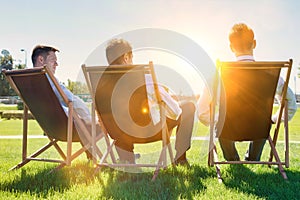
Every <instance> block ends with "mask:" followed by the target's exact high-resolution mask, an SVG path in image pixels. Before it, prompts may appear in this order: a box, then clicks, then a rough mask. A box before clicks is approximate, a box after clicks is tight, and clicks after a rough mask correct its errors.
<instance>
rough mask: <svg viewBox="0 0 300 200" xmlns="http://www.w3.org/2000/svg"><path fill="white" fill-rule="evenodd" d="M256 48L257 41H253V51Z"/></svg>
mask: <svg viewBox="0 0 300 200" xmlns="http://www.w3.org/2000/svg"><path fill="white" fill-rule="evenodd" d="M255 47H256V40H253V47H252V49H255Z"/></svg>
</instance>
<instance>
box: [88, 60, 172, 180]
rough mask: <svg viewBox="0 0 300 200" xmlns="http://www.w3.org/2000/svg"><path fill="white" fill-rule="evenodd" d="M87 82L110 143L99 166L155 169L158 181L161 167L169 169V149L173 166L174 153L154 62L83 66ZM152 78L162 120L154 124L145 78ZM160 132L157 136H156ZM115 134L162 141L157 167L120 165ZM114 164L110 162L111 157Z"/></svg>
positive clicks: (151, 165) (148, 141)
mask: <svg viewBox="0 0 300 200" xmlns="http://www.w3.org/2000/svg"><path fill="white" fill-rule="evenodd" d="M82 70H83V72H84V75H85V78H86V81H87V83H88V86H89V89H90V92H91V94H92V99H93V106H92V107H93V108H94V109H96V111H97V114H98V119H99V121H100V124H101V125H102V127H104V128H103V129H104V132H105V134H106V140H107V141H108V146H107V151H106V153H105V154H104V155H103V157H102V159H101V160H100V162H99V164H98V166H99V167H101V166H110V167H113V168H118V167H154V168H155V172H154V175H153V178H152V180H154V179H155V178H156V176H157V175H158V172H159V170H160V168H165V167H166V166H167V149H168V152H169V156H170V160H171V162H172V163H173V161H174V159H173V153H172V148H171V144H170V141H169V138H170V133H169V131H168V129H167V126H166V116H165V112H164V111H165V104H164V102H163V101H162V100H161V96H160V93H159V90H158V85H157V80H156V76H155V73H154V69H153V64H152V62H149V64H145V65H111V66H85V65H82ZM147 74H148V75H151V77H152V82H153V84H152V86H153V87H154V91H155V93H154V95H155V97H156V100H157V106H158V107H159V111H160V113H159V114H160V121H159V123H158V124H154V123H153V120H152V118H151V116H150V111H149V110H150V108H149V104H148V96H147V88H146V83H145V75H147ZM157 133H158V134H157ZM116 135H118V137H121V138H122V139H124V140H126V139H128V138H130V139H131V140H133V141H134V143H150V142H155V141H160V140H161V141H162V149H161V152H160V156H159V159H158V162H157V163H156V164H149V163H146V164H142V163H141V164H121V163H117V162H116V159H115V156H114V153H113V147H114V144H115V141H113V142H110V141H111V137H112V138H114V137H115V136H116ZM109 155H110V156H111V162H110V163H109V162H107V158H108V156H109Z"/></svg>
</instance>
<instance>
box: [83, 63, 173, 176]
mask: <svg viewBox="0 0 300 200" xmlns="http://www.w3.org/2000/svg"><path fill="white" fill-rule="evenodd" d="M127 66H128V65H127ZM127 66H125V65H124V66H121V65H115V66H113V65H112V66H86V65H82V70H83V73H84V75H85V78H86V82H87V84H88V88H89V90H90V92H91V94H92V99H93V104H92V109H96V110H97V108H96V106H95V105H96V104H95V87H96V86H97V85H96V84H97V83H93V80H92V78H91V74H93V73H99V75H100V74H101V73H105V69H107V68H108V67H109V68H114V69H113V70H110V72H108V73H120V72H124V70H125V71H126V70H127V69H126V67H127ZM130 67H136V68H138V69H139V70H143V71H147V72H148V73H150V74H151V76H152V79H153V84H154V91H155V96H156V99H157V101H158V105H159V108H160V116H161V121H162V122H165V121H166V115H165V103H164V102H163V101H162V99H161V96H160V92H159V90H158V83H157V79H156V75H155V72H154V68H153V63H152V62H149V64H146V65H130ZM94 118H95V116H93V119H94ZM98 120H99V123H100V124H101V126H102V127H103V130H104V133H105V138H106V144H107V150H106V153H105V154H104V155H103V157H102V158H101V160H100V162H99V163H98V166H99V167H101V166H109V167H112V168H119V167H154V168H155V172H154V175H153V177H152V180H155V178H156V177H157V175H158V173H159V170H160V168H166V166H167V149H168V152H169V156H170V160H171V163H173V162H174V158H173V152H172V147H171V144H170V143H168V142H167V140H168V138H170V133H169V131H168V129H167V126H166V123H162V124H165V125H163V126H162V127H161V130H162V150H161V153H160V156H159V160H158V162H157V163H156V164H121V163H117V162H116V159H115V156H114V153H113V147H114V145H115V141H112V142H111V139H110V136H109V133H108V131H107V129H106V128H105V126H104V124H103V121H102V118H101V116H100V115H99V114H98ZM93 122H95V119H94V120H93ZM109 155H110V156H111V160H112V163H108V162H107V161H106V160H107V158H108V156H109Z"/></svg>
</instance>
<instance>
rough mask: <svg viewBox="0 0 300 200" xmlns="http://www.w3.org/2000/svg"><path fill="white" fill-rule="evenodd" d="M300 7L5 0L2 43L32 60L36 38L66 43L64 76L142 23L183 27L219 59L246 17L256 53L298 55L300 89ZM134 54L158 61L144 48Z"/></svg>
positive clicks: (271, 1)
mask: <svg viewBox="0 0 300 200" xmlns="http://www.w3.org/2000/svg"><path fill="white" fill-rule="evenodd" d="M299 10H300V1H297V0H294V1H293V0H285V1H284V0H251V1H236V0H210V1H206V0H194V1H192V0H190V1H180V0H178V1H177V0H173V1H172V0H151V1H139V0H127V1H126V0H123V1H121V0H120V1H117V0H111V1H102V0H85V1H83V0H72V1H71V0H52V1H38V0H26V1H17V0H10V1H2V2H1V29H0V49H7V50H8V51H9V52H10V53H11V55H12V56H13V58H15V59H16V62H21V63H24V62H25V56H26V58H27V66H28V67H31V66H32V63H31V59H30V55H31V52H32V49H33V47H34V46H35V45H37V44H44V45H51V46H54V47H56V48H58V49H59V50H60V52H59V53H58V54H57V55H58V59H59V66H58V68H57V71H56V77H57V78H58V79H59V80H61V81H63V82H66V81H67V79H71V80H76V79H77V77H78V74H79V73H81V65H82V64H83V63H85V62H86V59H87V58H88V57H89V55H90V54H91V53H92V52H93V51H94V50H95V49H96V48H97V47H98V46H99V45H102V44H103V43H105V42H106V41H107V40H109V39H111V38H113V37H114V36H117V35H120V34H122V33H125V32H128V31H132V30H137V29H143V28H153V29H166V30H170V31H174V32H177V33H179V34H182V35H184V36H186V37H188V38H190V39H191V40H193V41H194V42H195V43H197V44H198V45H199V46H201V47H202V48H203V50H204V51H205V52H206V53H207V54H208V56H209V58H210V59H211V60H212V61H213V62H215V61H216V60H217V59H220V60H224V61H225V60H235V57H234V55H233V53H232V52H231V51H230V48H229V42H228V33H229V31H230V28H231V27H232V26H233V25H234V24H235V23H240V22H244V23H246V24H247V25H249V26H250V27H251V28H252V29H253V30H254V32H255V39H256V40H257V46H256V49H255V51H254V56H255V59H256V60H264V61H266V60H269V61H274V60H288V59H289V58H292V59H293V61H294V62H293V63H294V64H293V70H292V75H291V79H290V87H291V89H292V90H293V91H294V92H295V90H296V92H297V93H300V79H299V78H296V76H297V73H298V72H297V69H298V67H299V66H300V22H299V19H300V12H299ZM149 39H151V36H149ZM174 42H176V41H174ZM20 49H25V50H26V52H24V51H23V52H21V51H20ZM103 53H104V52H103ZM150 55H151V54H150ZM154 57H155V56H154ZM134 60H137V61H139V62H144V61H145V62H147V61H148V60H153V61H154V63H155V61H156V60H155V58H153V57H151V58H149V57H143V58H142V56H140V57H139V54H137V55H136V56H134ZM170 60H173V59H170ZM103 64H106V61H105V60H104V61H103ZM296 85H297V87H296Z"/></svg>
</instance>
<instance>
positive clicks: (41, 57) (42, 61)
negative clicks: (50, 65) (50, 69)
mask: <svg viewBox="0 0 300 200" xmlns="http://www.w3.org/2000/svg"><path fill="white" fill-rule="evenodd" d="M37 61H38V63H40V64H41V65H43V64H44V61H45V60H44V57H43V56H38V57H37Z"/></svg>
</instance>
